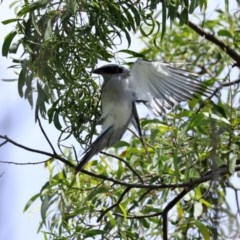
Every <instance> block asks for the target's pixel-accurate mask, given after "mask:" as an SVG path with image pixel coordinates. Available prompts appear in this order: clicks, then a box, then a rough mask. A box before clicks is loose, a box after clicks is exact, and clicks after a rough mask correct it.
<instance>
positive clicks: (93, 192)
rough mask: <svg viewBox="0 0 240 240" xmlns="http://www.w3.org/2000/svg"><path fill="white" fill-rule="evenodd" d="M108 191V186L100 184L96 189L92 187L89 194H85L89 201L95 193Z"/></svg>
mask: <svg viewBox="0 0 240 240" xmlns="http://www.w3.org/2000/svg"><path fill="white" fill-rule="evenodd" d="M108 191H109V189H108V188H106V187H105V186H100V187H97V188H96V189H94V190H93V191H91V192H90V194H88V196H87V200H88V201H90V200H92V199H93V198H95V197H96V196H97V195H99V194H101V193H107V192H108Z"/></svg>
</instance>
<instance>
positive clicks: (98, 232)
mask: <svg viewBox="0 0 240 240" xmlns="http://www.w3.org/2000/svg"><path fill="white" fill-rule="evenodd" d="M104 233H106V232H105V231H103V230H100V229H91V230H88V231H87V232H86V237H92V236H96V235H103V234H104Z"/></svg>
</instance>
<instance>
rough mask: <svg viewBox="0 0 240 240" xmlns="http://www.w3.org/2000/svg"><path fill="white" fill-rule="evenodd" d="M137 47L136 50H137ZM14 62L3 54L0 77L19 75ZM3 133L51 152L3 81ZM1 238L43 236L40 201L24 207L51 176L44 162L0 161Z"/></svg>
mask: <svg viewBox="0 0 240 240" xmlns="http://www.w3.org/2000/svg"><path fill="white" fill-rule="evenodd" d="M10 2H12V1H3V4H2V5H0V21H2V20H5V19H9V18H11V17H14V14H13V11H10V10H9V8H8V5H9V4H10ZM11 29H12V28H11V26H10V25H7V26H4V25H2V24H0V33H1V37H0V46H1V45H2V42H3V37H4V36H5V35H6V34H7V33H8V32H9V31H10V30H11ZM134 50H136V49H134ZM9 65H11V61H10V60H7V59H6V58H3V57H0V79H4V78H16V75H15V74H14V73H13V71H12V70H11V69H10V70H9V69H7V67H8V66H9ZM44 128H45V129H46V131H47V132H49V131H50V132H51V134H49V136H51V140H52V142H56V139H57V137H58V134H57V131H56V130H55V129H54V127H52V126H49V125H48V124H47V123H45V124H44ZM0 134H3V135H7V136H8V137H10V138H12V139H13V140H15V141H17V142H19V143H21V144H24V145H26V146H29V147H32V148H36V149H41V150H45V151H50V148H49V146H48V144H47V142H46V141H45V139H44V137H43V136H42V134H41V132H40V130H39V128H38V125H37V124H35V122H34V110H32V109H31V108H30V105H29V104H28V102H27V101H26V100H24V99H21V98H20V97H19V95H18V92H17V82H11V83H7V82H3V81H1V80H0ZM46 159H47V157H45V156H41V155H39V154H33V153H29V152H26V151H23V150H21V149H19V148H17V147H14V146H13V145H9V144H8V145H6V146H4V147H1V148H0V160H1V161H14V162H24V163H25V162H38V161H43V160H46ZM0 175H1V177H0V196H1V197H0V240H6V239H7V240H30V239H31V240H32V239H34V240H38V239H43V238H42V235H41V234H40V235H37V234H36V231H37V228H38V224H39V222H40V203H37V204H35V207H33V208H31V209H30V210H29V211H28V212H27V213H23V208H24V206H25V204H26V203H27V201H28V200H29V198H30V197H32V196H33V195H34V194H35V193H38V192H39V190H40V188H41V186H42V185H43V184H44V183H45V182H46V181H47V179H48V172H47V170H46V169H44V167H43V165H42V164H41V165H27V166H26V165H23V166H16V165H8V164H1V163H0Z"/></svg>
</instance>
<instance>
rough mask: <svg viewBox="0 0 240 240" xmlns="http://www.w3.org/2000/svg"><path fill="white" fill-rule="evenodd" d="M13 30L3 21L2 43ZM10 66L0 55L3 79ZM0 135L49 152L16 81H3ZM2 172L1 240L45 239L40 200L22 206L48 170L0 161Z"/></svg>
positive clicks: (24, 155) (3, 8) (1, 156)
mask: <svg viewBox="0 0 240 240" xmlns="http://www.w3.org/2000/svg"><path fill="white" fill-rule="evenodd" d="M10 2H11V1H3V4H2V5H0V21H2V20H5V19H9V18H11V17H14V14H13V11H10V10H9V8H8V5H9V4H10ZM11 29H12V27H11V26H9V25H7V26H4V25H2V24H0V33H1V37H0V46H2V42H3V37H4V36H5V35H6V34H7V33H9V31H10V30H11ZM10 65H11V61H10V60H7V59H6V58H3V57H0V79H4V78H16V75H15V74H14V73H13V71H12V70H11V69H7V67H8V66H10ZM44 125H45V126H44V127H45V128H46V129H47V131H51V134H50V135H51V139H53V142H54V141H56V139H57V134H56V130H55V129H54V127H52V126H48V124H44ZM54 130H55V131H54ZM0 134H3V135H7V136H8V137H10V138H12V139H13V140H15V141H17V142H19V143H21V144H24V145H26V146H29V147H32V148H36V149H42V150H46V151H50V148H49V146H48V144H47V143H46V141H45V139H44V137H43V136H42V134H41V132H40V130H39V128H38V125H37V124H35V122H34V110H32V109H31V108H30V105H29V104H28V102H27V101H26V100H24V99H21V98H20V97H19V95H18V92H17V82H11V83H8V82H3V81H1V80H0ZM46 159H47V157H45V156H41V155H38V154H33V153H29V152H26V151H23V150H21V149H19V148H16V147H14V146H13V145H9V144H8V145H5V146H4V147H1V148H0V160H1V161H14V162H37V161H43V160H46ZM0 175H1V178H0V196H1V197H0V240H24V239H26V240H28V239H29V240H30V239H34V240H37V239H42V235H41V234H40V235H37V234H36V231H37V228H38V226H39V222H40V203H38V204H35V207H34V208H31V209H30V210H29V211H28V212H26V213H23V208H24V206H25V204H26V203H27V201H28V200H29V199H30V197H32V196H33V195H34V194H36V193H38V192H39V190H40V189H41V186H42V185H43V184H44V183H45V182H46V181H47V179H48V173H47V170H46V169H44V167H43V165H42V164H41V165H27V166H26V165H24V166H16V165H8V164H1V163H0Z"/></svg>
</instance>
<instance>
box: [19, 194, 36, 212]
mask: <svg viewBox="0 0 240 240" xmlns="http://www.w3.org/2000/svg"><path fill="white" fill-rule="evenodd" d="M39 197H40V193H37V194H35V195H34V196H32V197H31V198H30V199H29V200H28V202H27V203H26V205H25V207H24V209H23V212H26V211H27V210H28V209H29V207H30V206H31V205H32V204H33V203H34V202H35V201H36V199H38V198H39Z"/></svg>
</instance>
